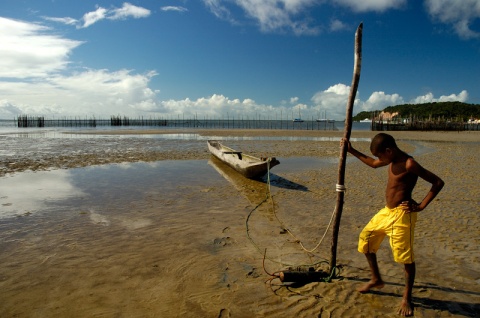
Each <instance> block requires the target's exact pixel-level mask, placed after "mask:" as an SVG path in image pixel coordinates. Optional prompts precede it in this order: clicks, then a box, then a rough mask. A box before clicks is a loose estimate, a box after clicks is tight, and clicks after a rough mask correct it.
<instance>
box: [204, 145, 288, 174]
mask: <svg viewBox="0 0 480 318" xmlns="http://www.w3.org/2000/svg"><path fill="white" fill-rule="evenodd" d="M208 150H210V152H211V153H212V155H214V156H215V157H217V158H218V159H219V160H221V161H222V162H224V163H226V164H227V165H229V166H230V167H232V168H233V169H235V170H236V171H238V172H239V173H241V174H242V175H243V176H245V177H247V178H250V179H255V178H260V177H263V176H264V175H265V174H266V173H267V172H268V170H269V169H272V168H273V167H274V166H276V165H278V164H280V161H278V160H277V159H275V157H269V158H257V157H254V156H250V155H246V154H244V153H242V152H241V151H236V150H234V149H232V148H229V147H227V146H224V145H222V144H221V143H220V142H219V141H218V140H209V141H208Z"/></svg>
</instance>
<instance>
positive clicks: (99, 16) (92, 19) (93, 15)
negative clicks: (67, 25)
mask: <svg viewBox="0 0 480 318" xmlns="http://www.w3.org/2000/svg"><path fill="white" fill-rule="evenodd" d="M106 14H107V9H105V8H102V7H98V8H97V10H95V11H91V12H87V13H85V14H84V15H83V18H82V20H83V25H82V27H83V28H88V27H89V26H91V25H92V24H95V23H97V22H98V21H100V20H103V19H105V17H106Z"/></svg>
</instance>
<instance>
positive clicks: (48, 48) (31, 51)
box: [0, 17, 82, 78]
mask: <svg viewBox="0 0 480 318" xmlns="http://www.w3.org/2000/svg"><path fill="white" fill-rule="evenodd" d="M49 30H50V29H48V28H47V27H45V26H42V25H39V24H35V23H27V22H22V21H17V20H12V19H6V18H1V17H0V43H2V47H1V48H0V77H6V78H28V77H43V76H46V75H48V74H50V73H52V72H58V71H62V70H64V69H65V68H66V67H67V65H68V56H69V54H70V53H71V51H72V50H73V49H74V48H76V47H78V46H79V45H81V44H82V42H80V41H73V40H69V39H64V38H61V37H59V36H57V35H51V34H47V33H46V32H47V31H49Z"/></svg>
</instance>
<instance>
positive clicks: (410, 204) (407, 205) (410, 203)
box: [400, 200, 422, 213]
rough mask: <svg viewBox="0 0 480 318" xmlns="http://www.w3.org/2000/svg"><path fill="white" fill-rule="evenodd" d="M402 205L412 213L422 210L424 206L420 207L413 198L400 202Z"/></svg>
mask: <svg viewBox="0 0 480 318" xmlns="http://www.w3.org/2000/svg"><path fill="white" fill-rule="evenodd" d="M400 207H402V208H406V210H407V211H406V212H407V213H410V212H420V211H422V208H420V205H419V204H418V203H417V202H415V201H413V200H411V201H403V202H402V203H400Z"/></svg>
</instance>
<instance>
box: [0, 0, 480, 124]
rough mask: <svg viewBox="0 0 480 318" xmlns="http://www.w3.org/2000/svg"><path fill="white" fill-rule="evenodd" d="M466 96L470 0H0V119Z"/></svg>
mask: <svg viewBox="0 0 480 318" xmlns="http://www.w3.org/2000/svg"><path fill="white" fill-rule="evenodd" d="M360 23H363V40H362V47H363V50H362V69H361V76H360V83H359V87H358V92H357V95H356V100H355V105H354V111H353V113H354V114H357V113H359V112H360V111H372V110H382V109H384V108H385V107H387V106H393V105H399V104H408V103H426V102H442V101H461V102H465V103H469V104H480V91H479V88H480V87H479V83H480V0H462V1H459V0H362V1H358V0H141V1H134V0H131V1H128V2H125V1H113V0H110V1H104V0H82V1H72V0H2V1H1V2H0V118H1V119H12V118H16V117H17V116H20V115H29V116H45V117H46V118H72V117H81V118H110V117H111V116H127V117H130V118H140V117H144V118H166V119H177V118H178V119H183V118H198V119H227V118H229V119H232V118H236V119H247V118H250V119H252V118H256V119H292V118H294V117H302V118H303V119H306V120H309V119H316V118H329V119H337V120H343V119H345V113H346V105H347V101H348V95H349V92H350V86H351V84H352V77H353V64H354V43H355V31H356V29H357V27H358V26H359V24H360Z"/></svg>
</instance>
